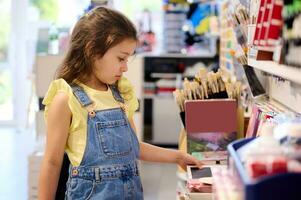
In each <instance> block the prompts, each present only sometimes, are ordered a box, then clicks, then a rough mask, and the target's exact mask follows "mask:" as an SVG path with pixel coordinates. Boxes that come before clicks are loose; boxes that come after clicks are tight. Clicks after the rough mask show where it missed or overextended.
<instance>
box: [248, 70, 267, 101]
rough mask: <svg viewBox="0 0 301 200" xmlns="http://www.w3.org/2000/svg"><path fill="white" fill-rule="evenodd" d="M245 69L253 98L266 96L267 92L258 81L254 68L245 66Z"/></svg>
mask: <svg viewBox="0 0 301 200" xmlns="http://www.w3.org/2000/svg"><path fill="white" fill-rule="evenodd" d="M243 68H244V71H245V74H246V77H247V80H248V84H249V87H250V88H251V94H252V96H253V98H256V97H259V96H262V95H264V94H265V90H264V88H263V87H262V85H261V83H260V81H259V80H258V77H257V75H256V73H255V71H254V68H253V67H250V66H249V65H244V66H243Z"/></svg>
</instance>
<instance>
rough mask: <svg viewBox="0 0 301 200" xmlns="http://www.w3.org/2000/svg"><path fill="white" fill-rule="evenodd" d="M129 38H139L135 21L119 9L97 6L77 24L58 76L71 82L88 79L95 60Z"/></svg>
mask: <svg viewBox="0 0 301 200" xmlns="http://www.w3.org/2000/svg"><path fill="white" fill-rule="evenodd" d="M125 39H134V40H136V41H137V40H138V39H137V31H136V29H135V26H134V25H133V23H132V22H131V21H130V20H129V19H128V18H127V17H126V16H124V15H123V14H121V13H120V12H118V11H115V10H112V9H109V8H106V7H97V8H95V9H93V10H91V11H90V12H88V13H87V14H85V15H84V16H82V17H81V18H80V19H79V21H78V22H77V23H76V25H75V27H74V29H73V31H72V35H71V40H70V46H69V49H68V51H67V53H66V56H65V58H64V60H63V62H62V64H61V66H60V67H59V68H58V70H57V72H56V78H63V79H65V81H66V82H67V83H72V82H73V81H74V80H75V79H78V80H85V79H86V78H88V77H89V75H90V74H91V73H92V67H93V61H94V60H95V59H96V58H101V57H102V56H104V54H105V53H106V52H107V51H108V50H109V49H110V48H112V47H114V46H115V45H117V44H118V43H120V42H122V41H123V40H125Z"/></svg>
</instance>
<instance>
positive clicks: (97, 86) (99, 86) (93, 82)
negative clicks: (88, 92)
mask: <svg viewBox="0 0 301 200" xmlns="http://www.w3.org/2000/svg"><path fill="white" fill-rule="evenodd" d="M81 82H82V83H83V84H85V85H87V86H88V87H90V88H92V89H94V90H99V91H107V90H108V85H107V84H105V83H103V82H101V81H99V80H98V79H96V78H91V79H87V80H83V81H81Z"/></svg>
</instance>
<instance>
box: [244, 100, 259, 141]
mask: <svg viewBox="0 0 301 200" xmlns="http://www.w3.org/2000/svg"><path fill="white" fill-rule="evenodd" d="M260 113H261V110H260V109H259V108H258V106H257V105H253V107H252V112H251V116H250V120H249V124H248V128H247V132H246V138H251V137H255V136H256V134H257V129H258V125H259V115H260Z"/></svg>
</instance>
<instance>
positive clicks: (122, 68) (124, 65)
mask: <svg viewBox="0 0 301 200" xmlns="http://www.w3.org/2000/svg"><path fill="white" fill-rule="evenodd" d="M120 69H121V71H122V72H127V71H128V64H127V63H124V64H122V65H121V68H120Z"/></svg>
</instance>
